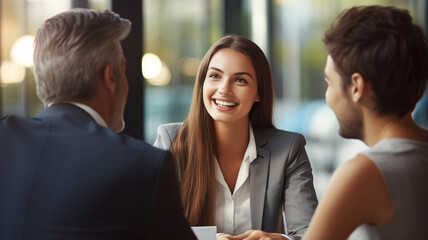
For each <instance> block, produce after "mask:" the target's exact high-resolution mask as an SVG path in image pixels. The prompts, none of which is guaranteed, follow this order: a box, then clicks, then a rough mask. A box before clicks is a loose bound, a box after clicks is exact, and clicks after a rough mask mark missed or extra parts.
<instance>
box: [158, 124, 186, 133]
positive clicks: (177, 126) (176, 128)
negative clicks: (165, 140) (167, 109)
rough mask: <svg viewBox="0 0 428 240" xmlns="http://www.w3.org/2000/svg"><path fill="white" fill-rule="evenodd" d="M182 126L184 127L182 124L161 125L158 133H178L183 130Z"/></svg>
mask: <svg viewBox="0 0 428 240" xmlns="http://www.w3.org/2000/svg"><path fill="white" fill-rule="evenodd" d="M181 125H183V123H182V122H173V123H166V124H161V125H159V127H158V133H159V131H167V132H168V133H172V132H176V133H178V131H179V130H180V128H181Z"/></svg>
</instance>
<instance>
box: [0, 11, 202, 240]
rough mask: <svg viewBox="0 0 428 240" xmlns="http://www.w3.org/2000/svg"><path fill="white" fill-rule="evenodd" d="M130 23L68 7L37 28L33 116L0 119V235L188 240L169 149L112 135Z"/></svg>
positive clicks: (118, 117) (118, 119)
mask: <svg viewBox="0 0 428 240" xmlns="http://www.w3.org/2000/svg"><path fill="white" fill-rule="evenodd" d="M130 29H131V22H130V21H129V20H126V19H122V18H120V17H119V15H117V14H115V13H113V12H111V11H102V12H101V11H94V10H88V9H74V10H71V11H67V12H64V13H60V14H58V15H56V16H54V17H52V18H50V19H48V20H47V21H46V22H45V23H44V24H43V25H42V26H41V28H40V29H39V31H38V32H37V36H36V40H35V53H34V66H35V77H36V85H37V94H38V96H39V97H40V99H41V100H42V101H43V103H44V104H45V106H46V107H47V108H46V109H44V110H43V111H42V112H40V113H39V114H38V115H37V116H35V117H34V118H23V117H18V116H9V117H7V118H5V119H4V120H2V121H0V239H195V236H194V234H193V232H192V231H191V229H190V228H189V224H188V223H187V221H186V220H185V218H184V215H183V209H182V207H181V202H180V197H179V191H178V187H179V186H178V183H177V178H176V176H175V166H174V162H173V160H172V157H171V154H170V153H169V152H166V151H162V150H158V149H155V148H154V147H152V146H150V145H148V144H146V143H143V142H141V141H139V140H136V139H133V138H132V137H129V136H125V135H118V134H116V133H115V132H119V131H121V130H122V129H123V127H124V122H123V111H124V107H125V103H126V98H127V93H128V83H127V79H126V77H125V68H126V60H125V58H124V56H123V52H122V48H121V46H120V40H122V39H124V38H125V37H126V36H127V35H128V33H129V31H130Z"/></svg>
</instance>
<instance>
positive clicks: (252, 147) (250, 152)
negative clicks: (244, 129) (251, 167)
mask: <svg viewBox="0 0 428 240" xmlns="http://www.w3.org/2000/svg"><path fill="white" fill-rule="evenodd" d="M248 125H249V127H248V128H249V132H250V133H249V136H250V141H248V146H247V150H245V155H244V159H245V158H246V157H247V156H248V158H249V159H250V162H253V161H254V160H256V158H257V146H256V140H255V138H254V132H253V127H251V124H248Z"/></svg>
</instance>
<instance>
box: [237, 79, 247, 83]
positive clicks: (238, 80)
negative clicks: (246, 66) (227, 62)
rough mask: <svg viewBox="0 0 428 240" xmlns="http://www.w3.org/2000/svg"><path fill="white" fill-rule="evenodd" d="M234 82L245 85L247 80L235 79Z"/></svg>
mask: <svg viewBox="0 0 428 240" xmlns="http://www.w3.org/2000/svg"><path fill="white" fill-rule="evenodd" d="M235 81H236V82H239V83H247V80H245V79H243V78H237V79H236V80H235Z"/></svg>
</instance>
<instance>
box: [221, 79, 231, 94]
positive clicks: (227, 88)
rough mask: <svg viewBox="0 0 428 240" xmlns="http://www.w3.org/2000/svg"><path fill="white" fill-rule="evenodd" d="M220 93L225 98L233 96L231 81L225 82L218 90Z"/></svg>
mask: <svg viewBox="0 0 428 240" xmlns="http://www.w3.org/2000/svg"><path fill="white" fill-rule="evenodd" d="M218 93H219V94H221V95H224V96H228V95H230V94H231V91H230V84H229V81H227V80H225V81H223V83H222V84H221V85H220V86H219V88H218Z"/></svg>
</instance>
